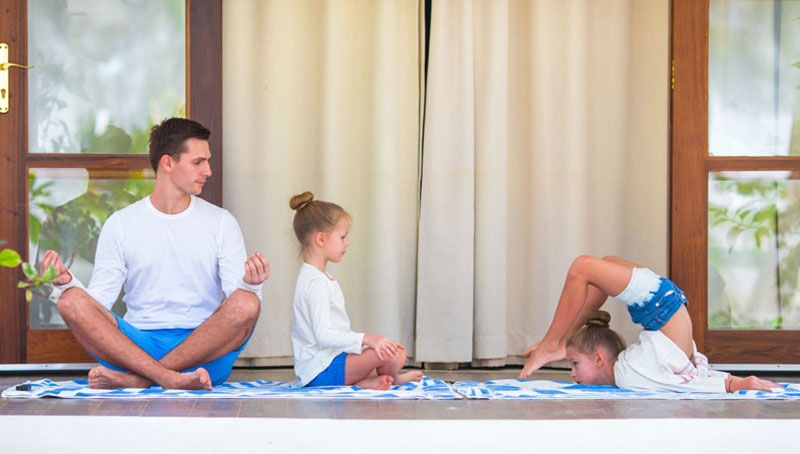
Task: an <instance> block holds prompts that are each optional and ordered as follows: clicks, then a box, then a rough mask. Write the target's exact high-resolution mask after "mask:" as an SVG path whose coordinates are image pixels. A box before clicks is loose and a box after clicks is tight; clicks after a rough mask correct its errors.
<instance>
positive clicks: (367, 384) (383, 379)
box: [356, 375, 394, 391]
mask: <svg viewBox="0 0 800 454" xmlns="http://www.w3.org/2000/svg"><path fill="white" fill-rule="evenodd" d="M393 381H394V379H393V378H392V377H390V376H388V375H378V376H377V377H367V378H365V379H363V380H361V381H360V382H356V386H358V387H359V388H363V389H377V390H379V391H385V390H387V389H389V387H390V386H392V382H393Z"/></svg>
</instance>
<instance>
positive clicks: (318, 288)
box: [289, 191, 422, 390]
mask: <svg viewBox="0 0 800 454" xmlns="http://www.w3.org/2000/svg"><path fill="white" fill-rule="evenodd" d="M289 206H290V207H291V208H292V209H293V210H295V215H294V222H293V226H294V233H295V235H297V239H298V240H299V241H300V245H301V247H302V256H303V266H302V267H301V268H300V273H299V275H298V276H297V285H296V287H295V291H294V314H293V317H292V351H293V353H294V371H295V375H297V380H298V385H299V386H331V385H356V386H358V387H361V388H368V389H381V390H383V389H387V388H389V386H391V385H393V384H394V385H400V384H403V383H406V382H409V381H419V380H420V379H422V371H410V372H406V373H403V374H400V373H399V371H400V369H401V368H402V367H403V366H404V365H405V363H406V359H407V353H406V348H405V347H404V346H403V345H402V344H400V343H398V342H395V341H393V340H391V339H388V338H386V337H383V336H379V335H377V334H364V333H356V332H353V331H352V330H350V320H349V319H348V317H347V312H346V311H345V307H344V295H342V290H341V288H340V287H339V284H338V283H337V282H336V280H335V279H334V278H333V277H331V276H330V275H329V274H328V273H327V272H326V271H325V266H326V265H327V264H328V262H334V263H338V262H339V261H340V260H341V259H342V256H343V255H344V253H345V250H346V249H347V246H348V245H349V244H350V243H349V242H348V240H347V233H348V231H349V229H350V215H348V214H347V212H345V211H344V209H343V208H342V207H340V206H339V205H336V204H335V203H331V202H324V201H321V200H314V194H312V193H311V192H308V191H306V192H304V193H302V194H299V195H296V196H294V197H292V198H291V200H290V201H289Z"/></svg>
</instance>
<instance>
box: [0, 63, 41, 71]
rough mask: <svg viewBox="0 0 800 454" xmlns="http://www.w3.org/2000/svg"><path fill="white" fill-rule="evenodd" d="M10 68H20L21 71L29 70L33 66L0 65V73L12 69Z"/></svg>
mask: <svg viewBox="0 0 800 454" xmlns="http://www.w3.org/2000/svg"><path fill="white" fill-rule="evenodd" d="M12 67H13V68H22V69H31V68H33V65H31V66H25V65H18V64H16V63H0V71H6V70H8V68H12Z"/></svg>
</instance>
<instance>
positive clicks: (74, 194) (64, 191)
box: [28, 168, 155, 329]
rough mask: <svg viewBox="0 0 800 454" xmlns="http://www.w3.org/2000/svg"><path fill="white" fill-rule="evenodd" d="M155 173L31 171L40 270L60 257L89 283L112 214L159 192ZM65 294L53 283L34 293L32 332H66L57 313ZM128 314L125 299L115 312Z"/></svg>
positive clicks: (31, 247) (34, 247) (32, 240)
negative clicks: (45, 259)
mask: <svg viewBox="0 0 800 454" xmlns="http://www.w3.org/2000/svg"><path fill="white" fill-rule="evenodd" d="M154 178H155V176H154V174H153V170H152V169H149V168H148V169H141V170H95V169H31V170H30V172H29V173H28V206H29V217H28V222H29V226H30V228H29V231H30V237H29V243H28V252H29V255H28V257H30V259H31V263H32V264H33V265H35V266H36V267H37V268H38V266H39V260H40V258H41V256H42V255H43V254H44V252H45V251H47V250H48V249H53V250H55V251H57V252H58V253H59V255H60V256H61V259H62V260H63V262H64V264H65V265H67V267H68V268H69V269H70V271H72V274H74V275H75V277H76V278H77V279H78V280H80V281H81V282H82V283H83V284H84V285H87V284H88V283H89V279H90V278H91V276H92V270H93V268H94V252H95V249H96V247H97V239H98V237H99V235H100V229H101V228H102V227H103V224H104V223H105V222H106V219H107V218H108V216H110V215H111V213H113V212H114V211H117V210H119V209H122V208H125V207H126V206H128V205H129V204H131V203H132V202H135V201H137V200H139V199H141V198H143V197H145V196H146V195H148V194H150V193H151V192H152V191H153V186H154V185H155V180H154ZM59 295H60V292H59V291H58V290H56V289H54V288H53V287H52V286H50V285H45V286H42V287H39V288H36V289H34V293H33V299H32V300H31V307H30V314H31V315H30V327H31V328H32V329H43V328H52V329H65V328H66V325H65V324H64V321H63V320H62V319H61V317H60V316H59V315H58V311H57V310H56V304H55V303H56V301H57V300H58V296H59ZM113 310H114V312H116V313H117V314H118V315H120V316H121V315H124V314H125V307H124V305H123V304H122V301H121V299H120V300H118V301H117V303H116V304H115V305H114V308H113Z"/></svg>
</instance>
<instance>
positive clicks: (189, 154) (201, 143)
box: [168, 138, 211, 195]
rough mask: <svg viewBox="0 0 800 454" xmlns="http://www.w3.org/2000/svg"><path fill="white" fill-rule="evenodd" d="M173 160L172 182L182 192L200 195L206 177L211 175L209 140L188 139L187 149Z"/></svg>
mask: <svg viewBox="0 0 800 454" xmlns="http://www.w3.org/2000/svg"><path fill="white" fill-rule="evenodd" d="M168 158H169V159H171V160H172V169H171V170H172V171H171V172H170V177H171V180H172V183H173V184H174V185H175V186H176V187H177V188H178V189H179V190H181V191H182V192H184V193H187V194H192V195H200V193H201V192H203V185H204V184H205V183H206V178H208V177H210V176H211V165H210V164H209V162H208V160H209V159H210V158H211V149H210V148H209V147H208V142H207V141H205V140H200V139H194V138H192V139H188V140H187V141H186V151H185V152H183V153H181V154H179V155H177V156H176V158H172V157H169V156H168Z"/></svg>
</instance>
